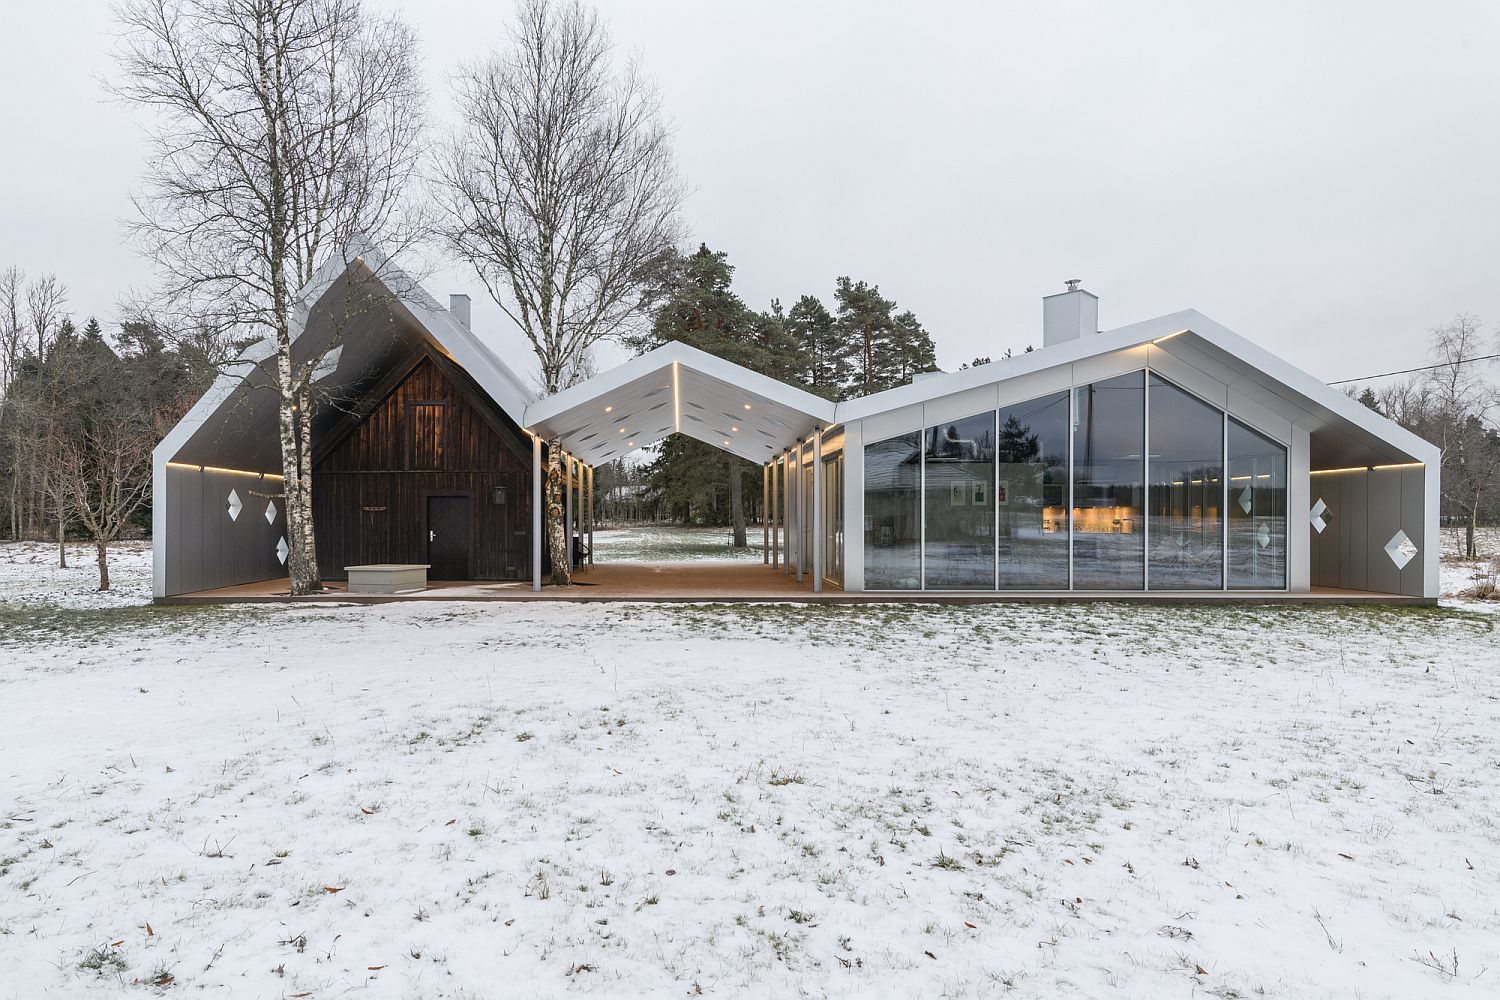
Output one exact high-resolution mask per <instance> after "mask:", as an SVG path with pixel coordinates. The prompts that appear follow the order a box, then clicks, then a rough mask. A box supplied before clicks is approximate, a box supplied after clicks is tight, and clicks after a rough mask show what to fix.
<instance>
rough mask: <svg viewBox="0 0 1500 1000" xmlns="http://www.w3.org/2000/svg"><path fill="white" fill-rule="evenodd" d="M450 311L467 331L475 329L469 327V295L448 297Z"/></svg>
mask: <svg viewBox="0 0 1500 1000" xmlns="http://www.w3.org/2000/svg"><path fill="white" fill-rule="evenodd" d="M448 311H449V312H451V313H452V314H453V318H454V319H456V320H458V321H459V323H461V324H462V325H463V328H464V329H465V330H471V329H473V327H471V326H469V297H468V296H467V295H450V296H448Z"/></svg>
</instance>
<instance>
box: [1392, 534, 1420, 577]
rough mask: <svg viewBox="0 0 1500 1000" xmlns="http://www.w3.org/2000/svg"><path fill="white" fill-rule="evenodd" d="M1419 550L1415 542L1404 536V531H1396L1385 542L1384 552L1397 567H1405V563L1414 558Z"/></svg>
mask: <svg viewBox="0 0 1500 1000" xmlns="http://www.w3.org/2000/svg"><path fill="white" fill-rule="evenodd" d="M1419 551H1421V550H1420V549H1418V548H1417V543H1416V542H1414V541H1412V540H1411V539H1410V538H1408V537H1406V532H1404V531H1397V532H1396V533H1395V534H1394V535H1392V536H1391V540H1390V541H1388V542H1386V543H1385V554H1386V555H1388V556H1390V557H1391V562H1393V563H1395V564H1396V568H1397V569H1405V568H1406V564H1407V563H1409V562H1411V561H1412V560H1413V559H1415V558H1416V557H1417V553H1418V552H1419Z"/></svg>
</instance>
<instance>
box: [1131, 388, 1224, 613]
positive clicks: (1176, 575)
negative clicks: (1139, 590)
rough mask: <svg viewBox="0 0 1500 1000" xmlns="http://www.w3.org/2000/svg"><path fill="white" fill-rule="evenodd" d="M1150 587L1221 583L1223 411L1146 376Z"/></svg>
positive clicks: (1213, 586)
mask: <svg viewBox="0 0 1500 1000" xmlns="http://www.w3.org/2000/svg"><path fill="white" fill-rule="evenodd" d="M1150 384H1151V388H1150V393H1151V408H1150V412H1151V435H1150V442H1151V461H1150V464H1149V466H1148V474H1149V475H1150V477H1151V488H1150V491H1149V493H1148V500H1147V511H1148V517H1149V522H1148V530H1147V536H1148V537H1149V539H1150V551H1149V554H1150V558H1149V559H1148V560H1147V566H1148V570H1147V574H1148V576H1149V586H1150V588H1151V589H1152V590H1219V589H1220V588H1222V587H1223V586H1224V522H1223V518H1222V516H1221V512H1220V508H1221V507H1223V504H1224V480H1223V475H1224V468H1223V467H1224V457H1223V456H1224V414H1223V412H1222V411H1220V410H1217V409H1215V408H1214V407H1212V406H1209V405H1208V404H1207V403H1204V402H1202V401H1201V400H1198V399H1195V398H1194V397H1192V396H1190V395H1188V394H1187V393H1186V392H1183V391H1182V390H1181V389H1179V388H1177V387H1176V386H1175V385H1173V384H1171V383H1170V382H1168V381H1166V380H1165V379H1163V378H1161V377H1159V376H1157V375H1155V374H1152V375H1151V383H1150Z"/></svg>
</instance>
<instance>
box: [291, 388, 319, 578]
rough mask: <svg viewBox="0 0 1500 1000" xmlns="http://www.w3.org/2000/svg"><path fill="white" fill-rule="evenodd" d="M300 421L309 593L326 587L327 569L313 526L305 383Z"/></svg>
mask: <svg viewBox="0 0 1500 1000" xmlns="http://www.w3.org/2000/svg"><path fill="white" fill-rule="evenodd" d="M298 412H299V414H300V415H301V418H302V419H300V420H298V421H297V462H298V469H297V485H298V493H297V501H298V508H297V509H298V512H299V513H300V515H301V516H300V517H299V519H298V520H299V521H300V526H299V528H298V533H299V534H300V535H301V536H302V547H303V548H302V551H303V552H304V554H305V556H306V567H305V570H306V574H305V583H306V586H307V590H308V592H314V591H319V590H322V589H323V571H322V569H321V568H320V567H319V566H318V541H317V538H316V537H315V534H314V529H313V470H312V453H313V451H312V389H311V388H309V387H306V386H304V387H303V389H302V391H301V393H300V394H299V401H298Z"/></svg>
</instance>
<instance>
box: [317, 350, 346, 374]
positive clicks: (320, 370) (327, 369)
mask: <svg viewBox="0 0 1500 1000" xmlns="http://www.w3.org/2000/svg"><path fill="white" fill-rule="evenodd" d="M343 354H344V345H343V344H340V345H339V346H337V347H335V348H334V349H333V350H331V351H329V352H328V353H327V354H325V355H323V356H322V357H321V358H319V359H318V364H317V366H316V367H315V368H313V375H312V377H313V381H314V382H321V381H323V379H325V378H327V377H328V376H330V375H332V374H333V373H334V372H336V371H338V370H339V358H341V357H343Z"/></svg>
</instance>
